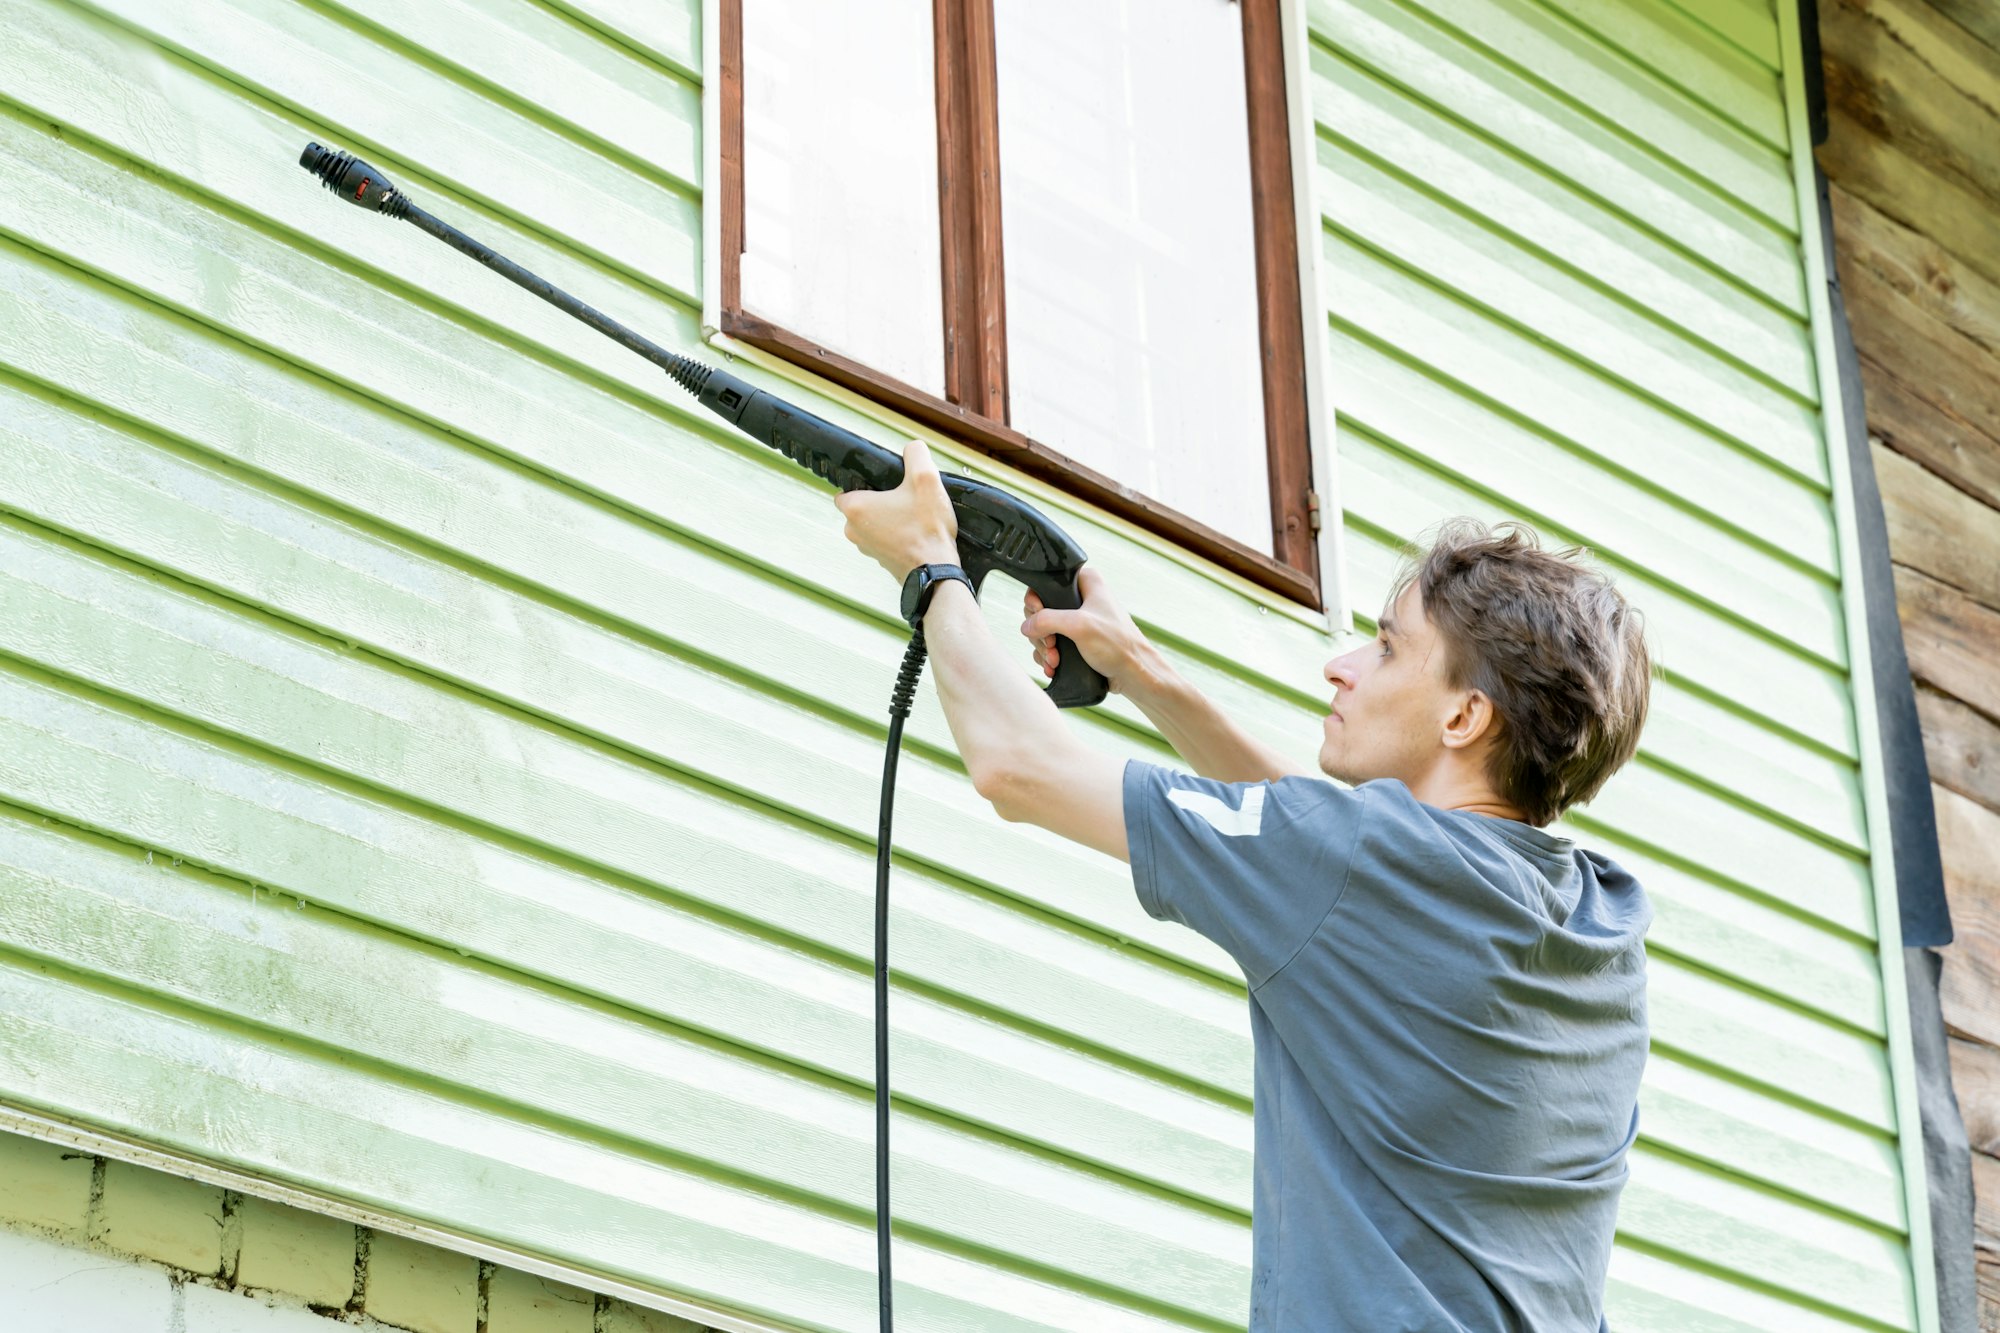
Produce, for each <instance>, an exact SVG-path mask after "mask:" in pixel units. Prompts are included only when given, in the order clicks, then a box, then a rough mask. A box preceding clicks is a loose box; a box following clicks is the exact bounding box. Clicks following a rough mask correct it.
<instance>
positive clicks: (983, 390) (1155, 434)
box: [721, 0, 1321, 607]
mask: <svg viewBox="0 0 2000 1333" xmlns="http://www.w3.org/2000/svg"><path fill="white" fill-rule="evenodd" d="M721 18H722V32H721V43H722V106H723V148H722V161H723V181H722V207H723V224H722V225H723V237H722V243H723V254H722V281H723V292H722V326H723V330H724V332H726V333H729V334H730V335H732V336H734V337H738V338H741V339H743V340H745V341H747V342H750V343H753V344H755V345H757V346H759V347H762V348H764V349H765V350H767V351H770V352H772V353H774V354H776V355H779V356H782V357H785V358H787V359H789V360H792V361H795V362H797V363H799V364H801V365H805V366H808V367H810V368H812V369H813V370H815V371H817V372H819V373H821V374H824V375H826V376H827V377H829V378H831V379H833V380H836V381H838V382H840V383H842V384H844V385H846V386H848V387H849V388H851V389H854V390H855V391H857V392H859V393H862V394H864V395H866V396H868V397H870V398H873V399H875V400H877V401H880V402H883V403H885V404H888V405H890V406H893V407H895V408H896V409H898V410H899V411H902V412H904V413H906V414H908V415H909V416H911V417H913V418H915V419H917V420H920V421H922V422H924V423H925V424H926V425H928V426H930V427H931V428H932V429H935V430H938V431H940V432H941V433H944V434H947V435H950V436H952V437H953V438H956V439H959V440H963V441H965V442H967V443H969V444H971V445H973V446H974V447H976V448H979V449H982V450H984V451H985V452H987V453H990V454H993V455H996V456H998V457H1001V458H1004V459H1005V460H1006V461H1007V462H1009V463H1010V464H1012V465H1013V466H1016V467H1019V468H1021V469H1022V470H1023V471H1026V472H1029V473H1032V474H1034V475H1036V476H1039V477H1043V478H1046V479H1048V480H1050V481H1053V482H1055V483H1056V484H1058V485H1060V486H1062V487H1063V488H1064V489H1065V490H1068V491H1071V492H1073V493H1076V494H1078V495H1080V496H1082V497H1084V498H1086V499H1088V500H1090V501H1092V502H1094V503H1096V504H1098V505H1100V506H1102V507H1104V508H1106V509H1109V510H1111V511H1112V512H1115V513H1118V514H1120V515H1121V516H1123V517H1125V518H1127V519H1130V520H1132V521H1133V522H1135V523H1138V524H1139V525H1141V526H1143V527H1146V528H1148V529H1150V530H1152V531H1155V532H1159V533H1161V534H1164V535H1166V536H1168V537H1170V538H1172V539H1173V540H1175V541H1177V542H1179V543H1180V544H1182V545H1184V546H1186V547H1187V548H1189V549H1191V550H1193V551H1196V552H1197V553H1199V554H1201V555H1204V556H1206V557H1208V558H1210V559H1213V560H1215V561H1216V562H1217V563H1219V564H1222V565H1224V566H1225V567H1227V568H1230V569H1232V570H1234V571H1235V572H1237V573H1239V574H1242V575H1245V576H1246V577H1248V578H1250V579H1252V580H1254V581H1256V582H1258V583H1260V584H1262V585H1264V586H1266V587H1270V588H1273V589H1276V590H1278V591H1281V592H1284V593H1287V594H1289V595H1291V596H1292V597H1294V598H1296V599H1297V600H1299V601H1302V602H1305V603H1308V604H1310V605H1312V606H1314V607H1318V606H1319V605H1320V604H1321V601H1320V595H1319V569H1318V558H1317V553H1316V549H1315V543H1314V540H1313V531H1314V527H1315V524H1316V521H1317V516H1316V513H1314V511H1313V509H1312V507H1311V502H1310V490H1309V488H1310V486H1311V479H1310V478H1311V472H1310V465H1309V454H1308V445H1307V432H1306V410H1305V336H1304V329H1303V323H1302V318H1301V301H1300V292H1299V285H1298V284H1299V278H1298V253H1297V236H1296V233H1295V229H1294V227H1293V221H1292V218H1293V212H1292V210H1293V194H1292V175H1291V159H1290V145H1289V143H1288V140H1287V131H1286V126H1287V117H1286V104H1285V95H1284V72H1283V51H1282V45H1281V38H1280V28H1279V20H1278V0H1092V3H1088V4H1076V3H1074V0H1071V2H1070V3H1066V4H1065V3H1059V2H1058V0H931V2H930V3H925V2H924V0H841V3H839V4H826V3H824V2H823V0H722V6H721Z"/></svg>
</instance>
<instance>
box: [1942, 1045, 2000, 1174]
mask: <svg viewBox="0 0 2000 1333" xmlns="http://www.w3.org/2000/svg"><path fill="white" fill-rule="evenodd" d="M1950 1043H1951V1087H1952V1092H1953V1093H1954V1094H1956V1096H1957V1097H1958V1113H1959V1116H1960V1118H1961V1119H1963V1120H1964V1121H1965V1138H1966V1141H1967V1142H1968V1143H1970V1144H1971V1145H1972V1147H1973V1150H1974V1151H1975V1152H1982V1153H1996V1152H2000V1047H1993V1046H1988V1045H1987V1044H1986V1043H1985V1042H1983V1041H1972V1040H1969V1039H1967V1038H1965V1037H1952V1038H1950Z"/></svg>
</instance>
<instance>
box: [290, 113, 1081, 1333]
mask: <svg viewBox="0 0 2000 1333" xmlns="http://www.w3.org/2000/svg"><path fill="white" fill-rule="evenodd" d="M299 165H300V166H301V167H304V168H305V169H306V170H307V171H309V172H311V173H313V174H314V175H316V176H318V177H319V178H320V181H321V182H322V183H323V184H324V185H325V186H326V188H327V189H329V190H331V191H333V192H334V193H335V194H337V195H339V196H340V197H341V198H343V199H345V200H347V202H349V203H351V204H355V205H357V206H359V207H361V208H365V209H368V210H370V211H372V212H376V213H381V214H384V215H386V216H388V217H392V218H395V219H398V220H399V221H403V222H408V223H411V224H412V225H414V226H415V227H416V228H417V229H418V230H419V231H422V232H424V233H426V234H427V235H430V236H433V237H436V238H437V239H438V240H440V241H443V242H444V243H445V244H446V245H449V246H450V247H451V248H452V249H454V250H457V251H459V252H460V253H461V254H465V255H470V256H471V257H472V258H474V259H476V260H478V261H479V262H480V263H482V264H484V265H486V267H488V268H490V269H492V270H493V271H494V272H495V273H498V274H500V276H502V277H504V278H506V279H508V280H509V281H511V282H514V283H516V284H518V285H520V286H522V287H525V288H526V289H527V290H529V291H531V292H533V293H534V294H535V295H537V296H539V297H541V298H542V299H543V300H544V301H547V302H548V303H549V304H551V305H553V306H555V307H556V308H557V309H559V310H561V311H563V312H564V313H566V314H569V315H573V316H575V317H576V318H577V319H580V320H582V321H583V322H584V323H585V324H588V325H590V327H592V328H593V329H596V330H597V331H598V332H599V333H602V334H604V335H605V336H606V337H608V338H610V339H612V340H613V341H614V342H617V343H620V344H622V345H623V346H625V347H627V348H629V349H631V350H632V351H634V352H637V353H638V354H639V355H640V356H643V357H645V358H646V359H647V360H648V361H651V362H652V363H653V364H654V365H656V366H658V367H660V368H661V369H662V370H664V371H666V372H667V374H669V375H671V376H672V377H673V379H674V382H675V383H676V384H678V385H680V386H681V387H682V388H683V389H686V390H687V391H688V392H689V393H692V394H694V395H695V396H696V397H697V398H699V399H700V400H701V405H702V406H703V407H706V408H707V409H709V410H710V411H711V412H713V413H715V414H716V415H717V416H719V417H721V418H722V419H723V420H724V421H727V422H728V423H729V424H731V425H732V426H735V427H737V428H738V429H739V430H742V431H743V432H745V433H746V434H748V435H750V436H751V437H753V438H754V439H757V440H761V441H762V442H763V443H765V444H768V445H770V446H771V447H772V448H774V449H776V450H777V451H778V452H779V453H781V454H783V455H784V456H785V457H787V458H789V459H791V460H792V461H793V462H795V463H797V464H799V465H800V466H801V467H803V468H805V469H806V470H807V471H809V472H812V473H813V474H815V475H816V476H819V477H821V478H824V479H825V480H826V481H828V482H831V483H832V484H833V485H834V486H835V487H837V488H838V489H840V490H841V491H853V490H859V489H862V488H866V489H869V490H877V491H886V490H894V489H895V488H896V487H897V486H900V485H901V484H902V482H903V460H902V459H901V458H900V457H898V456H897V455H896V454H893V453H891V452H890V451H889V450H887V449H884V448H883V447H882V446H881V445H879V444H876V443H874V442H873V441H871V440H865V439H863V438H862V437H861V436H859V435H856V434H854V433H853V432H852V431H849V430H843V429H842V428H841V427H839V426H836V425H834V424H833V423H832V422H830V421H825V420H822V419H821V418H819V417H816V416H814V415H813V414H812V413H810V412H806V411H803V410H801V409H800V408H797V407H795V406H793V405H792V404H790V403H788V402H786V401H785V400H784V399H782V398H778V397H776V396H774V395H772V394H769V393H766V392H765V391H764V390H762V389H758V388H755V387H753V386H752V385H750V384H747V383H745V382H744V381H743V380H740V379H738V378H736V376H734V375H731V374H728V373H727V372H725V371H721V370H717V369H715V368H713V367H711V366H706V365H703V364H702V363H701V362H699V361H696V360H694V359H692V358H690V357H685V356H681V355H679V354H678V353H675V352H670V351H668V350H667V349H666V348H664V347H661V346H659V345H658V344H657V343H654V342H652V341H650V340H648V339H646V338H643V337H641V336H640V335H639V334H637V333H635V332H633V331H632V330H631V329H628V328H626V327H625V326H624V325H623V324H620V323H618V322H617V321H616V320H614V319H611V318H609V317H608V316H606V315H604V314H602V313H600V312H599V311H597V310H595V309H592V308H591V307H590V306H588V305H585V304H584V303H583V302H582V301H579V300H577V299H576V298H575V297H574V296H571V295H570V294H569V293H567V292H565V291H562V290H561V289H559V288H557V287H555V286H552V285H551V284H549V283H548V282H545V281H543V280H542V279H541V278H539V277H537V276H535V275H534V274H533V273H530V272H529V271H528V270H526V269H524V268H522V267H521V266H520V265H519V264H516V263H514V262H513V261H512V260H510V259H508V258H506V257H505V256H503V255H500V254H496V253H495V252H494V251H493V250H491V249H489V248H488V247H487V246H485V245H482V244H480V243H479V242H478V241H475V240H473V239H472V238H471V237H470V236H467V235H466V234H465V233H464V232H462V231H460V230H458V229H457V228H456V227H453V226H451V225H450V224H448V223H446V222H442V221H440V220H439V219H437V218H435V217H433V216H431V215H430V214H429V213H427V212H425V211H424V210H423V209H421V208H419V207H417V206H416V205H415V204H413V203H411V202H410V198H409V196H408V195H406V194H404V193H403V192H402V191H401V190H398V189H397V188H396V187H395V186H394V185H392V184H391V183H390V182H389V179H388V178H387V177H386V176H384V175H383V174H382V173H381V172H379V171H377V170H376V169H375V168H374V167H371V166H369V165H368V164H367V163H366V162H363V161H361V160H360V159H359V158H357V157H355V156H353V155H352V154H350V153H343V152H338V151H336V150H334V149H331V148H324V147H321V146H320V145H319V144H316V143H313V144H307V145H306V149H305V152H304V153H303V154H301V155H300V157H299ZM943 480H944V489H945V494H946V495H947V496H948V497H949V498H950V500H951V507H952V512H953V513H954V515H955V516H956V517H957V520H958V559H959V564H960V566H961V567H962V568H963V569H964V570H965V572H966V575H967V577H968V578H969V579H970V580H971V582H972V588H973V592H974V593H975V595H976V594H977V593H978V592H979V590H980V588H981V587H983V586H984V584H985V580H986V576H987V575H988V574H990V573H993V572H994V571H996V570H998V571H999V572H1001V573H1004V574H1007V575H1008V576H1010V577H1012V578H1014V579H1017V580H1019V581H1020V582H1021V583H1023V584H1026V585H1027V586H1028V587H1030V588H1033V589H1034V590H1035V591H1036V592H1037V593H1038V594H1040V596H1041V599H1042V603H1043V605H1045V606H1049V607H1052V608H1055V609H1057V610H1071V609H1074V608H1076V607H1079V606H1081V605H1083V599H1082V596H1081V595H1080V594H1079V592H1078V591H1077V572H1078V571H1079V570H1080V569H1082V567H1083V563H1084V560H1085V556H1084V553H1083V549H1082V548H1081V547H1079V546H1078V545H1077V544H1076V543H1075V542H1074V541H1072V540H1070V538H1069V536H1068V534H1066V533H1064V532H1063V530H1062V529H1061V528H1059V527H1057V526H1056V525H1055V524H1054V523H1052V522H1050V521H1049V520H1048V518H1047V517H1046V516H1045V515H1043V514H1042V513H1041V512H1040V511H1039V510H1037V509H1035V508H1034V507H1033V506H1031V505H1028V504H1025V503H1023V502H1022V501H1021V500H1019V499H1017V498H1015V497H1014V496H1012V495H1009V494H1008V493H1007V492H1006V491H1003V490H1001V489H1000V488H999V487H997V486H989V485H987V484H986V483H984V482H980V481H974V480H972V479H971V478H968V477H959V476H953V475H950V474H945V475H944V477H943ZM1056 647H1057V650H1058V653H1059V656H1058V658H1057V665H1056V670H1055V675H1054V677H1053V679H1051V681H1050V682H1049V685H1048V691H1047V692H1048V696H1049V698H1050V700H1051V701H1053V702H1054V703H1055V705H1056V706H1057V707H1059V708H1080V707H1081V708H1087V707H1090V706H1091V705H1094V704H1098V703H1102V702H1103V701H1104V697H1105V695H1106V694H1107V693H1108V692H1109V686H1108V684H1107V682H1106V681H1105V679H1104V677H1103V676H1100V675H1099V674H1097V672H1096V671H1094V670H1092V669H1091V667H1090V664H1089V663H1087V662H1085V661H1084V660H1083V654H1081V653H1079V652H1078V651H1077V650H1076V645H1075V644H1074V643H1072V642H1070V640H1069V639H1068V638H1066V637H1064V636H1062V635H1057V636H1056ZM924 656H925V650H924V631H923V628H922V626H921V625H920V626H918V627H917V628H916V630H915V632H914V633H913V634H912V635H911V637H910V644H909V648H908V649H907V650H906V651H905V652H904V654H903V663H902V667H901V668H900V670H899V671H898V673H897V676H896V687H895V691H894V693H893V695H892V696H891V700H890V704H889V745H888V753H887V756H886V757H885V758H884V760H883V766H882V807H881V822H880V824H879V826H878V829H877V833H876V847H875V1236H876V1269H877V1275H876V1276H877V1284H878V1288H879V1292H880V1306H881V1315H882V1324H881V1326H882V1329H883V1333H888V1331H889V1330H890V1328H891V1327H892V1322H891V1306H890V1278H889V966H888V954H889V947H888V946H889V939H888V934H889V915H888V913H889V846H890V843H889V823H890V814H891V810H892V807H893V804H894V797H895V789H896V757H897V754H898V753H899V751H900V750H901V748H902V739H903V720H904V719H905V718H906V717H908V716H909V711H910V702H911V699H912V698H913V697H914V695H915V693H916V685H917V678H918V677H919V676H920V675H921V674H922V672H923V665H924Z"/></svg>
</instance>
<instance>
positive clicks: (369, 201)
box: [299, 143, 410, 219]
mask: <svg viewBox="0 0 2000 1333" xmlns="http://www.w3.org/2000/svg"><path fill="white" fill-rule="evenodd" d="M299 165H300V166H302V167H304V168H305V169H306V170H307V171H310V172H312V173H313V175H315V176H318V177H319V179H320V183H321V184H323V185H325V186H326V188H327V189H329V190H332V191H333V192H334V193H335V194H337V195H339V196H340V197H341V198H342V199H345V200H346V201H347V202H348V203H350V204H357V205H359V206H360V207H362V208H365V209H368V210H369V211H370V212H374V213H387V214H388V215H389V216H390V217H392V218H399V219H400V218H401V217H402V216H403V214H404V213H405V212H407V211H408V209H409V207H410V201H409V199H408V198H406V197H405V196H404V194H403V193H402V191H400V190H398V189H397V188H396V187H395V185H394V184H392V183H391V182H390V180H389V178H388V177H387V176H384V175H383V174H382V173H381V172H379V171H377V170H376V169H375V168H373V167H371V166H369V165H368V164H367V163H366V162H363V161H362V160H361V159H360V158H358V157H356V156H355V155H354V154H352V153H343V152H341V151H339V150H338V149H334V148H322V147H320V146H319V145H318V144H316V143H309V144H307V145H306V150H305V152H303V153H301V154H299Z"/></svg>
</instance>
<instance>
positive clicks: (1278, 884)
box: [1125, 759, 1364, 990]
mask: <svg viewBox="0 0 2000 1333" xmlns="http://www.w3.org/2000/svg"><path fill="white" fill-rule="evenodd" d="M1363 799H1364V798H1363V797H1362V795H1361V794H1360V793H1359V792H1355V791H1349V790H1347V789H1346V788H1343V787H1339V786H1336V785H1334V784H1333V783H1332V782H1328V781H1324V780H1321V779H1317V778H1307V777H1288V778H1280V779H1278V780H1277V781H1275V782H1217V781H1215V780H1213V779H1211V778H1199V777H1195V776H1194V775H1192V774H1189V773H1182V772H1180V771H1178V770H1176V769H1171V768H1163V767H1161V766H1160V765H1158V764H1149V763H1145V762H1144V761H1142V760H1138V759H1133V760H1128V761H1127V762H1126V765H1125V837H1126V844H1127V848H1128V850H1129V851H1130V853H1131V857H1132V884H1133V887H1134V889H1136V890H1137V892H1138V895H1139V903H1140V905H1141V906H1142V907H1144V908H1145V909H1146V911H1147V912H1148V913H1149V914H1151V915H1152V916H1155V917H1158V918H1159V919H1161V920H1163V921H1177V922H1179V923H1180V924H1182V925H1184V926H1187V927H1188V928H1189V929H1191V930H1195V931H1198V932H1200V933H1201V934H1203V935H1205V936H1207V937H1208V938H1209V939H1211V940H1213V941H1215V942H1216V943H1217V944H1219V945H1221V946H1222V948H1223V949H1224V950H1226V951H1227V952H1228V954H1229V956H1230V957H1232V958H1234V959H1235V960H1236V962H1237V964H1238V966H1240V967H1241V968H1242V969H1243V975H1244V978H1245V979H1246V980H1247V981H1249V983H1250V988H1251V989H1252V990H1255V989H1256V988H1257V987H1259V986H1262V985H1263V984H1264V983H1265V982H1266V981H1269V980H1270V979H1271V978H1272V977H1274V976H1276V975H1277V974H1278V972H1280V971H1281V970H1283V968H1284V966H1285V964H1286V963H1288V962H1290V961H1291V960H1292V957H1293V955H1295V954H1296V953H1298V951H1299V949H1300V948H1301V947H1302V946H1303V945H1304V944H1305V942H1306V941H1307V940H1308V939H1310V938H1311V937H1312V934H1313V932H1314V931H1315V930H1317V929H1318V928H1319V924H1320V922H1321V921H1322V920H1324V919H1325V917H1326V914H1327V912H1328V911H1330V910H1331V909H1332V907H1333V905H1334V903H1335V902H1336V901H1338V900H1339V897H1340V893H1341V890H1342V888H1343V887H1344V885H1345V882H1346V879H1347V865H1348V861H1349V859H1350V858H1351V857H1352V856H1353V854H1354V847H1355V840H1356V838H1357V836H1358V835H1359V832H1360V828H1361V807H1362V803H1363Z"/></svg>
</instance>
